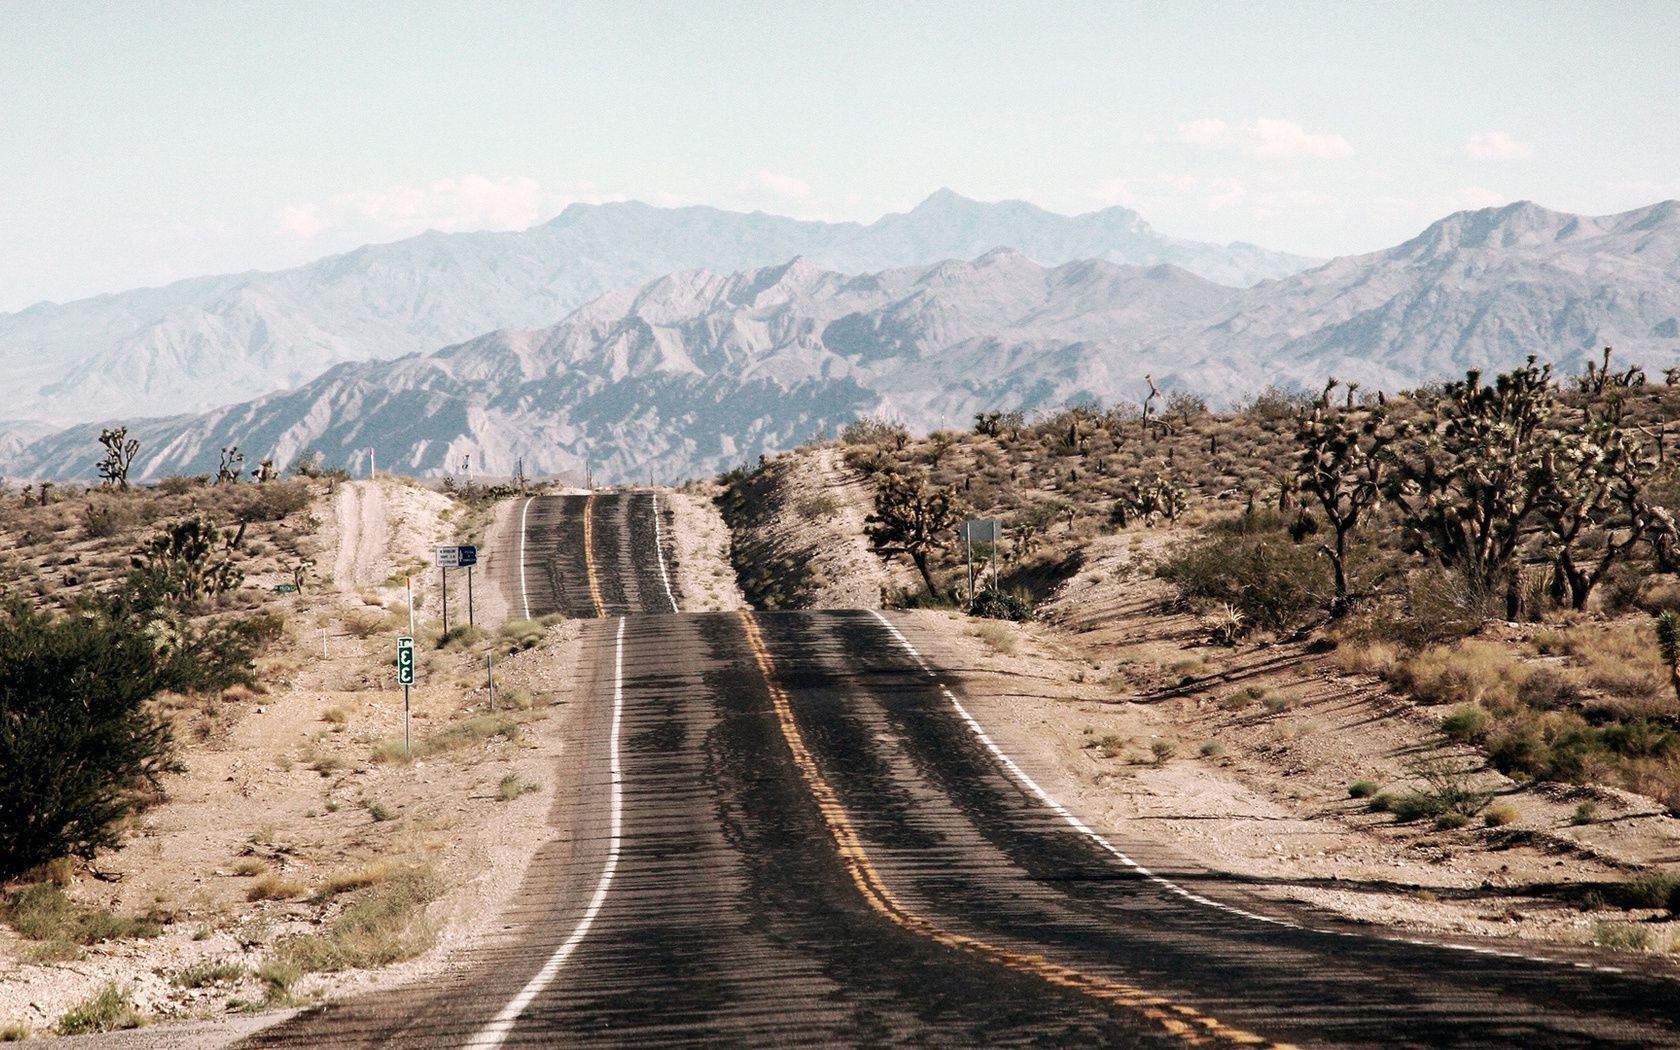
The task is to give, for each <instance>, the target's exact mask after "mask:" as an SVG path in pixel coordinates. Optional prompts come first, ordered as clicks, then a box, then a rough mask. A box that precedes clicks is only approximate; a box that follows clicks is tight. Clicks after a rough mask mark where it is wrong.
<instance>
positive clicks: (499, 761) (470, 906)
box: [0, 478, 576, 1038]
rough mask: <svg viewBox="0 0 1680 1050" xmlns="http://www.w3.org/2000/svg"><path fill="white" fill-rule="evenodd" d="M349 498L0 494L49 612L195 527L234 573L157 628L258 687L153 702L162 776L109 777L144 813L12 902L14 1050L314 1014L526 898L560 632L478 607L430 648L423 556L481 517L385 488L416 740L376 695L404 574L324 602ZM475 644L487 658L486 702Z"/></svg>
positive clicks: (3, 1019) (156, 492) (40, 604)
mask: <svg viewBox="0 0 1680 1050" xmlns="http://www.w3.org/2000/svg"><path fill="white" fill-rule="evenodd" d="M344 483H345V482H344V479H341V478H298V479H291V480H284V481H282V480H277V479H276V480H270V481H267V482H263V483H261V484H257V483H253V482H249V481H246V482H240V483H237V484H230V483H224V484H220V485H216V484H210V483H208V482H207V481H206V480H204V479H171V480H169V481H167V482H165V483H163V484H162V485H160V486H158V487H156V488H149V489H141V488H131V489H127V490H124V489H121V488H115V487H113V488H111V489H95V490H86V491H84V490H79V489H74V488H71V487H55V488H52V489H50V490H49V492H48V497H47V502H46V504H45V505H42V504H41V502H40V492H39V490H38V489H31V490H30V492H29V494H28V497H27V499H26V498H25V496H24V495H23V494H22V493H19V492H18V491H16V490H15V489H14V490H13V491H11V492H8V493H5V494H3V495H0V539H3V540H4V545H5V546H6V547H7V548H9V554H8V555H7V556H6V557H5V559H4V560H0V584H3V585H4V587H5V588H6V589H7V590H8V591H9V592H10V593H11V594H13V595H20V596H22V597H24V598H26V599H27V600H28V602H29V604H30V605H31V606H33V607H35V608H38V609H46V610H52V611H59V612H58V613H57V614H58V615H61V616H62V615H65V614H66V613H68V612H69V611H70V610H72V607H77V603H78V602H82V601H84V600H85V599H86V598H87V597H88V596H90V595H93V594H95V593H122V592H129V591H132V590H133V589H134V581H133V579H132V578H131V577H130V575H129V574H130V570H131V568H132V567H133V565H134V558H135V557H136V553H137V552H139V551H141V550H142V549H143V548H145V547H146V546H147V545H148V544H150V543H151V541H152V540H153V538H154V537H156V536H158V535H159V534H161V533H163V532H165V531H167V530H169V529H171V528H172V527H173V526H175V525H177V524H178V523H180V522H182V521H198V522H202V523H204V525H205V526H206V531H208V530H213V535H214V536H215V542H214V543H213V544H211V545H210V546H209V548H208V550H207V551H206V552H205V557H204V560H205V563H206V564H214V563H221V562H226V563H227V564H228V565H229V566H230V568H231V570H232V571H231V572H230V573H229V574H228V575H227V576H226V578H225V581H224V582H226V587H225V588H224V589H221V590H219V591H218V590H215V589H213V588H212V589H210V590H204V591H201V592H200V593H198V594H197V595H196V596H195V597H192V598H191V599H188V598H186V597H185V596H184V594H179V593H174V592H171V595H170V596H169V597H168V602H169V604H168V607H167V608H168V610H169V611H168V617H167V619H168V621H169V622H170V623H173V624H177V625H178V626H177V627H176V628H173V629H175V630H205V629H209V627H210V625H213V624H218V623H223V624H227V623H233V624H242V625H247V626H246V627H244V628H242V630H241V633H240V635H239V637H240V638H242V639H245V640H246V641H247V642H248V643H249V644H250V646H251V649H250V651H251V663H250V664H249V665H248V668H247V670H248V671H249V673H250V680H249V681H248V682H247V683H245V684H233V685H227V686H225V687H220V688H207V689H199V688H192V689H186V690H182V691H174V692H163V693H161V694H159V695H157V696H155V697H154V698H153V699H152V700H151V701H150V702H149V703H148V704H147V705H146V708H145V709H146V712H147V713H148V716H149V717H154V718H156V719H157V720H158V722H159V723H160V724H161V725H162V726H164V727H166V729H167V730H168V733H169V736H170V737H172V739H173V746H172V747H171V748H170V755H171V757H172V760H173V762H174V764H175V766H176V768H175V769H174V770H172V771H170V770H165V771H163V772H162V773H161V775H160V776H158V777H157V779H156V781H155V783H150V782H148V783H145V784H139V783H136V784H131V785H128V786H123V785H118V788H119V794H120V795H122V796H124V798H125V803H124V804H125V805H129V806H131V807H132V808H131V810H130V811H129V813H128V815H127V816H126V817H124V818H122V819H121V820H120V821H119V822H118V823H117V824H116V825H115V826H114V828H113V831H114V833H115V836H116V842H117V848H106V847H100V848H98V849H96V850H91V851H88V852H87V853H86V855H84V856H80V857H75V858H68V857H67V858H61V859H59V860H56V861H53V862H52V863H50V864H47V865H43V866H41V867H39V868H37V869H35V870H33V871H30V872H26V873H25V874H24V875H23V876H22V877H21V878H18V879H16V880H15V881H13V882H11V883H9V884H6V885H5V886H4V887H0V955H3V956H9V957H10V959H11V960H12V963H11V965H10V966H8V967H7V968H6V969H5V971H4V973H3V974H0V1032H5V1033H9V1034H8V1036H7V1037H8V1038H17V1037H21V1036H23V1035H26V1034H30V1033H37V1034H39V1033H47V1032H52V1031H57V1032H59V1033H63V1034H71V1033H76V1032H97V1031H107V1030H111V1029H114V1028H120V1027H129V1026H132V1025H135V1024H139V1023H143V1022H147V1021H150V1020H153V1019H157V1018H163V1017H193V1016H210V1015H215V1014H218V1013H223V1012H227V1011H239V1010H246V1009H254V1008H257V1007H260V1006H263V1005H266V1004H275V1003H286V1002H292V1001H313V1000H315V999H317V998H318V997H320V996H322V995H324V994H327V993H328V992H330V991H331V990H332V989H333V988H335V987H337V986H336V985H334V984H333V983H332V982H333V980H334V978H333V977H332V976H331V975H334V974H339V973H355V972H359V971H363V970H367V969H371V968H379V967H389V966H392V965H393V964H398V963H403V962H404V961H405V960H415V961H414V962H409V963H406V966H407V967H408V968H409V969H412V968H413V967H415V966H420V965H436V963H435V962H431V963H428V962H426V961H425V959H435V958H436V956H437V952H434V951H432V950H431V949H433V947H434V946H438V947H439V948H450V947H454V946H459V945H461V944H463V943H466V940H467V939H470V938H471V937H472V936H475V935H476V934H475V933H474V931H475V930H477V929H478V928H479V927H480V926H481V925H482V924H483V923H484V922H486V921H487V920H488V917H489V916H493V915H494V914H496V912H497V910H498V908H499V905H500V903H501V900H502V898H503V897H505V896H506V895H507V894H509V893H511V892H512V888H513V886H515V885H516V884H517V879H518V873H519V871H520V867H521V865H522V863H523V859H524V857H525V855H526V853H527V852H528V850H529V848H530V844H531V843H533V842H535V841H536V840H537V838H538V836H537V835H536V834H535V833H534V831H535V829H536V828H537V827H539V826H540V825H541V824H542V823H543V812H544V800H545V798H546V797H547V795H548V794H549V793H550V791H551V788H552V785H551V783H550V780H551V778H550V777H548V776H546V775H545V771H546V767H547V763H548V762H549V761H551V759H552V750H551V749H552V747H553V739H554V737H553V734H552V732H551V730H550V728H549V727H548V726H547V725H546V724H545V721H544V720H545V719H546V718H548V717H549V716H550V714H551V713H552V712H554V711H556V710H561V709H560V708H557V707H556V705H557V704H559V703H560V702H561V701H562V700H563V699H564V697H565V695H566V692H567V690H568V689H569V673H567V672H566V671H565V669H564V664H565V662H564V661H559V663H560V664H561V666H559V667H557V666H556V665H555V664H556V662H555V661H553V660H551V658H550V657H549V655H548V654H547V653H544V652H542V651H541V650H543V649H546V648H552V647H557V646H558V647H564V646H567V645H570V644H571V642H572V639H573V638H574V637H575V634H576V631H575V629H574V628H572V627H569V626H565V625H554V624H552V623H550V622H546V621H545V622H524V621H519V622H512V623H506V624H496V623H495V622H494V620H493V619H488V620H487V619H486V618H485V617H484V616H482V615H481V616H480V625H479V627H478V628H476V629H471V628H466V629H455V630H452V631H450V632H449V633H448V634H447V635H445V634H444V633H443V632H442V631H441V630H440V629H439V626H438V625H437V623H436V622H435V620H434V619H433V617H434V616H435V611H434V605H435V600H436V594H435V581H433V580H431V579H430V574H429V573H428V572H427V571H426V568H425V566H423V565H422V564H420V562H421V561H422V559H423V558H424V556H425V554H426V552H427V548H428V547H429V546H430V545H432V544H433V543H436V542H447V541H450V540H456V539H461V538H467V537H473V538H476V536H477V535H478V534H479V533H480V532H481V531H482V530H483V529H484V528H485V527H486V526H487V523H488V520H489V512H488V508H489V504H488V503H487V502H486V501H485V500H484V499H483V498H480V497H481V494H477V493H471V492H469V493H466V494H464V496H465V497H466V498H462V499H459V500H456V501H454V502H451V501H450V500H448V499H445V498H444V497H441V496H438V495H437V494H436V493H432V492H428V491H425V490H422V489H419V488H417V487H414V486H412V485H408V484H404V483H401V482H397V481H394V480H392V481H381V482H379V483H377V485H378V486H379V488H380V489H381V490H382V491H383V504H384V505H383V509H382V510H381V511H380V516H379V517H380V525H381V530H380V535H379V536H378V537H377V538H376V542H375V543H373V544H372V546H371V547H370V549H376V550H377V551H378V554H377V561H375V562H374V563H372V564H380V565H396V566H399V567H400V568H401V569H406V570H408V571H411V572H415V573H416V574H417V575H419V576H420V577H421V579H420V586H419V587H418V589H417V590H418V594H419V598H420V617H421V620H420V630H419V631H418V632H417V635H418V637H417V646H418V647H419V659H418V661H417V663H418V665H419V679H420V688H418V689H417V690H416V693H415V696H414V705H413V706H414V728H413V747H412V749H411V750H410V751H406V752H405V750H404V749H403V747H402V743H401V741H402V723H401V715H400V711H401V703H400V697H401V694H400V692H394V691H393V690H392V687H391V684H390V679H391V677H392V671H391V660H392V656H391V652H392V649H391V636H393V635H395V634H397V633H406V630H407V618H406V610H405V609H404V606H403V602H402V598H401V590H402V583H403V579H402V577H403V572H401V571H399V572H397V573H395V574H393V575H394V577H395V579H394V581H391V580H388V581H387V584H388V585H387V586H383V587H382V586H363V587H361V588H360V589H357V590H350V591H347V590H341V589H338V588H336V587H335V586H334V581H333V580H332V579H331V572H330V566H331V565H332V564H333V552H332V549H331V548H332V546H333V545H334V543H335V539H334V536H335V534H336V535H337V536H338V540H337V541H336V542H340V543H342V542H345V540H344V537H345V534H346V533H345V523H344V522H342V521H338V522H335V515H336V514H337V513H338V511H337V509H335V501H334V495H335V492H334V490H335V488H336V487H338V486H339V485H342V484H344ZM356 484H358V485H363V486H367V485H370V484H374V483H369V482H359V483H356ZM387 519H388V520H387ZM362 539H363V540H364V541H366V540H367V539H368V537H367V536H366V534H365V531H364V535H363V537H362ZM388 543H389V544H390V549H389V550H387V549H386V546H387V544H388ZM141 560H142V561H144V560H145V559H144V558H142V559H141ZM317 563H318V564H319V565H321V566H322V567H323V568H320V569H316V568H315V565H316V564H317ZM299 566H302V567H303V571H301V572H300V571H298V568H299ZM378 571H379V573H380V574H383V573H384V572H385V569H384V568H380V569H379V570H378ZM206 578H208V577H206ZM280 584H290V585H291V586H292V587H297V586H298V585H299V584H301V585H302V590H301V593H299V592H298V591H295V590H289V591H285V592H278V591H276V589H275V588H276V586H277V585H280ZM452 597H453V596H452ZM160 600H161V599H160ZM452 604H453V603H452ZM162 608H163V607H162V606H160V607H159V609H162ZM154 622H156V623H162V622H164V621H163V620H162V619H159V620H155V621H154ZM486 650H494V651H496V652H497V653H498V654H499V655H498V658H497V662H496V678H497V689H496V694H495V706H494V709H493V710H492V709H491V708H490V703H489V701H490V697H489V693H488V691H487V689H486V681H485V671H484V653H485V651H486ZM526 653H532V654H533V656H531V657H530V658H527V657H525V656H524V655H523V654H526ZM446 889H447V891H448V892H447V893H446V892H445V890H446ZM421 956H425V959H421V958H420V957H421ZM66 964H72V965H69V966H67V965H66ZM402 970H403V967H401V966H399V967H397V970H396V971H394V972H402ZM355 979H356V980H357V981H358V982H364V981H365V980H366V979H365V978H355Z"/></svg>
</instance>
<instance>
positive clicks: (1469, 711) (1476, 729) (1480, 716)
mask: <svg viewBox="0 0 1680 1050" xmlns="http://www.w3.org/2000/svg"><path fill="white" fill-rule="evenodd" d="M1487 726H1488V713H1487V712H1486V711H1485V710H1483V709H1482V708H1480V707H1476V706H1475V705H1473V704H1467V705H1465V706H1464V707H1460V708H1457V709H1455V710H1454V711H1453V713H1452V714H1450V715H1448V716H1447V717H1446V720H1445V721H1443V722H1442V723H1441V732H1443V733H1445V734H1446V735H1447V736H1448V738H1450V739H1452V740H1457V741H1458V742H1459V743H1469V742H1470V741H1472V740H1475V739H1477V738H1479V737H1480V736H1481V735H1482V733H1483V732H1484V731H1485V730H1486V729H1487Z"/></svg>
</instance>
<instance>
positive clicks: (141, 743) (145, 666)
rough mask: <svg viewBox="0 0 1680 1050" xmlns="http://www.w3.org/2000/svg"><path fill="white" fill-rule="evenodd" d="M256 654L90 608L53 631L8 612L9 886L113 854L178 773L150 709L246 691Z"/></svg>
mask: <svg viewBox="0 0 1680 1050" xmlns="http://www.w3.org/2000/svg"><path fill="white" fill-rule="evenodd" d="M248 661H249V656H248V650H247V649H246V647H245V644H244V642H243V641H242V640H240V639H239V638H238V637H237V636H234V635H232V634H230V633H229V632H227V631H225V630H221V629H211V630H209V631H203V630H199V629H196V628H191V627H188V626H184V625H181V624H177V623H172V622H171V621H170V620H168V619H167V618H163V617H161V616H160V615H159V614H158V613H157V611H156V610H147V609H142V608H136V607H133V606H131V605H129V604H127V603H126V601H125V600H124V599H122V598H109V597H97V598H90V599H88V600H86V601H85V602H83V604H82V605H81V606H80V607H79V608H78V609H77V610H76V613H75V614H74V615H70V616H66V617H64V618H62V619H60V620H56V621H55V620H53V619H52V618H50V617H49V616H47V615H46V614H45V613H42V612H39V611H36V610H34V609H31V608H30V607H29V606H28V605H27V604H25V603H24V602H22V601H14V602H11V603H9V604H7V605H5V606H3V607H0V769H4V770H5V771H6V773H5V776H3V777H0V878H6V877H10V876H13V875H17V874H19V873H21V872H24V871H27V870H29V869H30V868H33V867H35V866H36V865H38V864H42V863H45V862H46V861H49V860H52V859H53V858H55V857H61V856H66V855H68V856H80V857H91V856H92V855H93V854H94V852H95V851H96V850H99V849H102V848H105V847H110V846H115V845H116V844H117V841H118V831H117V829H118V826H119V825H120V823H121V822H122V820H123V819H124V818H125V817H127V816H128V815H129V814H130V813H131V812H133V810H134V808H135V806H136V804H137V802H138V801H139V799H140V798H141V796H142V795H143V793H144V792H146V791H156V790H157V789H158V787H159V781H160V778H161V776H162V774H163V773H164V772H166V771H168V770H170V769H173V768H174V762H173V760H172V758H171V737H170V730H169V725H168V723H167V722H165V721H164V720H163V719H162V718H161V717H159V715H158V714H157V713H155V712H154V711H152V710H151V708H150V706H149V705H148V701H150V700H151V698H152V697H154V696H156V695H157V694H158V693H160V692H163V691H165V690H170V691H174V692H189V691H193V690H196V689H206V688H220V687H223V686H228V685H232V684H234V683H236V682H248V681H249V676H248V673H247V665H248Z"/></svg>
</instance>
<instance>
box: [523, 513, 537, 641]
mask: <svg viewBox="0 0 1680 1050" xmlns="http://www.w3.org/2000/svg"><path fill="white" fill-rule="evenodd" d="M536 498H537V497H535V496H529V497H527V498H526V500H525V506H523V507H521V508H520V510H519V600H520V602H521V603H522V604H523V605H524V606H525V619H527V620H529V619H530V618H531V592H530V591H527V590H526V589H525V515H527V514H529V513H531V500H534V499H536Z"/></svg>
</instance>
